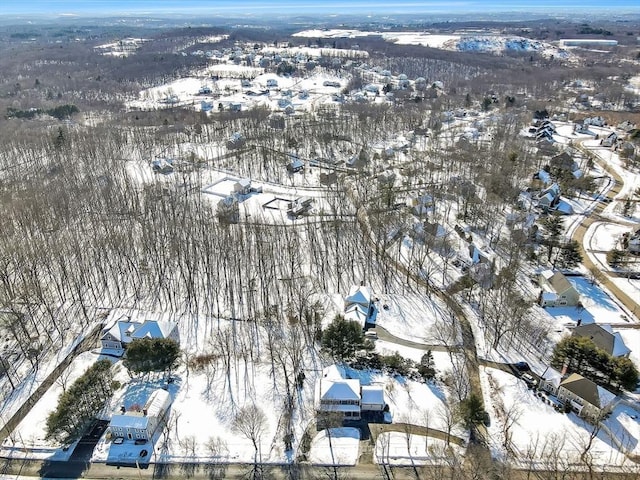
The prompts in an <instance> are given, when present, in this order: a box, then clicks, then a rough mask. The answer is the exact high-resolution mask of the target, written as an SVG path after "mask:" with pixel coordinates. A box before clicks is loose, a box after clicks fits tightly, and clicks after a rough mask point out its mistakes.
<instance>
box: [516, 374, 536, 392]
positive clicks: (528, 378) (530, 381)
mask: <svg viewBox="0 0 640 480" xmlns="http://www.w3.org/2000/svg"><path fill="white" fill-rule="evenodd" d="M520 378H522V380H524V381H525V383H526V384H527V385H528V386H529V387H530V388H532V387H534V386H536V384H537V383H538V381H537V380H536V379H535V378H533V377H532V376H531V375H529V374H528V373H525V374H524V375H522V377H520Z"/></svg>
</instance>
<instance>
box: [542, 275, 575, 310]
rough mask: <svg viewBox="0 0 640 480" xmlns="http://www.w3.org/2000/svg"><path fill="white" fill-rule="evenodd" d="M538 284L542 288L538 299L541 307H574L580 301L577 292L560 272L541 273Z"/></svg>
mask: <svg viewBox="0 0 640 480" xmlns="http://www.w3.org/2000/svg"><path fill="white" fill-rule="evenodd" d="M538 284H539V285H540V287H541V288H542V292H541V293H540V298H539V303H540V306H542V307H566V306H575V305H577V304H578V302H579V301H580V295H579V294H578V291H577V290H576V288H575V287H574V286H573V284H572V283H571V282H569V280H567V277H565V276H564V275H563V274H562V273H561V272H553V271H551V270H545V271H543V272H541V273H540V275H539V277H538Z"/></svg>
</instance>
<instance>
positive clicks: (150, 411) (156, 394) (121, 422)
mask: <svg viewBox="0 0 640 480" xmlns="http://www.w3.org/2000/svg"><path fill="white" fill-rule="evenodd" d="M170 407H171V396H170V395H169V392H167V391H166V390H163V389H158V390H154V391H153V393H151V395H150V396H149V399H148V400H147V402H146V403H145V406H144V407H143V408H142V410H141V411H138V410H130V411H127V410H126V409H125V407H124V406H123V407H122V409H121V413H120V414H117V415H113V416H112V417H111V421H110V422H109V431H110V432H111V437H112V438H124V439H128V440H150V439H152V438H153V435H154V434H155V433H156V431H158V429H160V428H164V426H165V424H166V421H167V417H168V412H169V408H170Z"/></svg>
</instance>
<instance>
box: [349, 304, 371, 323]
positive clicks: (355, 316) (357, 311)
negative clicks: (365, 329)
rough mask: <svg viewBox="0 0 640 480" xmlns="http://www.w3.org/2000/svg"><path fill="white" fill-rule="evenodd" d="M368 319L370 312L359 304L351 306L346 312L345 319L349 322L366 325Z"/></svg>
mask: <svg viewBox="0 0 640 480" xmlns="http://www.w3.org/2000/svg"><path fill="white" fill-rule="evenodd" d="M368 317H369V310H368V309H367V308H366V307H364V306H362V305H360V304H358V303H355V304H352V305H349V306H348V307H347V309H346V310H345V312H344V318H346V319H347V320H355V321H356V322H359V323H364V322H365V321H366V320H367V318H368Z"/></svg>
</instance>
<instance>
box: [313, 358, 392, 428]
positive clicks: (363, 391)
mask: <svg viewBox="0 0 640 480" xmlns="http://www.w3.org/2000/svg"><path fill="white" fill-rule="evenodd" d="M315 403H316V410H317V411H318V412H319V413H330V412H337V413H339V414H341V415H342V418H343V420H359V419H360V418H361V417H362V413H363V412H382V411H384V410H385V407H386V405H387V404H386V402H385V401H384V388H383V386H382V385H366V386H362V385H361V384H360V380H358V379H357V378H349V379H345V378H343V376H342V374H341V372H340V370H339V369H338V367H337V366H336V365H332V366H330V367H327V368H325V369H324V370H323V372H322V377H320V378H319V379H318V380H317V381H316V385H315Z"/></svg>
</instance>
